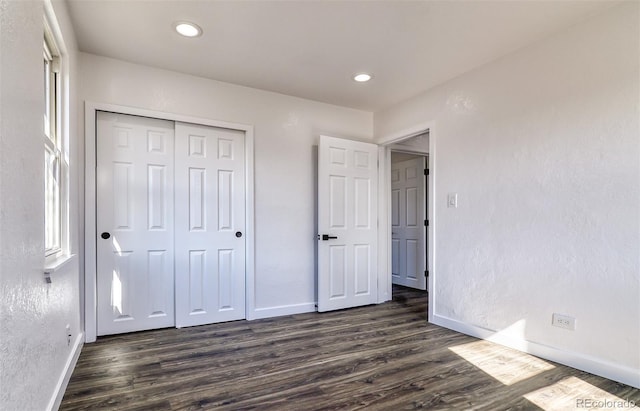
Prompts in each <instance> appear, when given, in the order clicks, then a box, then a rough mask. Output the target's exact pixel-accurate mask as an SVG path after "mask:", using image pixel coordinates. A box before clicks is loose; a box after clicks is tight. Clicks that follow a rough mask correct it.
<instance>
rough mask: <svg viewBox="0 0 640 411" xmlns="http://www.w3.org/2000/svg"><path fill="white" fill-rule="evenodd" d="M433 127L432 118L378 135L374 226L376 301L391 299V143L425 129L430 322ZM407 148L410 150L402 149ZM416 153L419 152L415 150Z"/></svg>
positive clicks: (433, 280)
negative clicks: (377, 224) (376, 225)
mask: <svg viewBox="0 0 640 411" xmlns="http://www.w3.org/2000/svg"><path fill="white" fill-rule="evenodd" d="M435 130H436V128H435V123H434V122H427V123H422V124H418V125H416V126H414V127H411V128H409V129H406V130H403V131H401V132H398V133H394V134H391V135H387V136H383V137H381V138H379V139H378V144H379V145H380V152H379V154H380V155H379V164H380V167H379V172H380V175H379V181H380V183H379V184H380V191H379V194H378V197H379V198H380V207H379V210H380V214H379V216H378V217H379V221H380V227H379V230H378V235H379V239H378V241H379V242H378V244H379V248H378V249H379V259H378V264H379V265H378V267H379V270H380V271H379V272H380V273H382V274H381V275H380V276H379V283H378V301H379V302H383V301H388V300H390V299H391V297H392V296H391V287H392V285H391V147H390V146H391V145H392V144H394V143H399V142H401V141H403V140H407V139H409V138H412V137H415V136H418V135H420V134H423V133H425V132H426V131H428V132H429V175H428V176H427V191H428V195H427V210H428V213H427V219H428V220H429V228H428V230H427V271H429V277H428V278H427V288H428V290H429V294H428V295H429V297H428V298H429V302H428V320H429V322H433V319H434V307H435V295H436V284H437V282H436V278H437V277H436V275H437V273H436V270H435V267H436V264H435V262H436V247H435V245H436V224H435V221H436V218H435V216H436V207H435V198H436V184H435V182H436V131H435ZM406 151H407V152H410V151H411V150H410V149H408V150H406ZM416 153H417V154H422V155H424V153H419V152H416Z"/></svg>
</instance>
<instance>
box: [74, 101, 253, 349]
mask: <svg viewBox="0 0 640 411" xmlns="http://www.w3.org/2000/svg"><path fill="white" fill-rule="evenodd" d="M98 111H109V112H113V113H120V114H128V115H133V116H143V117H151V118H158V119H161V120H170V121H181V122H185V123H193V124H200V125H204V126H211V127H221V128H228V129H233V130H239V131H243V132H244V133H245V190H246V200H245V206H246V217H245V218H246V221H245V223H246V254H245V255H246V257H245V258H246V268H245V270H246V271H245V273H246V291H245V293H246V294H245V298H246V307H245V308H246V316H247V319H248V320H252V319H253V317H255V315H254V311H255V288H254V284H255V229H254V215H255V214H254V179H253V152H254V146H253V126H251V125H245V124H237V123H229V122H225V121H219V120H213V119H207V118H201V117H193V116H186V115H182V114H174V113H165V112H162V111H155V110H147V109H142V108H136V107H127V106H120V105H114V104H105V103H95V102H89V101H87V102H85V107H84V127H85V176H84V177H85V181H84V186H85V203H84V206H85V209H84V211H85V215H84V223H85V229H84V314H85V315H84V317H85V318H84V323H85V324H84V326H85V330H84V331H85V342H94V341H95V340H96V338H97V319H96V316H97V311H96V309H97V306H96V262H97V259H96V238H97V237H96V235H97V232H96V155H97V151H96V113H97V112H98ZM81 292H82V291H81Z"/></svg>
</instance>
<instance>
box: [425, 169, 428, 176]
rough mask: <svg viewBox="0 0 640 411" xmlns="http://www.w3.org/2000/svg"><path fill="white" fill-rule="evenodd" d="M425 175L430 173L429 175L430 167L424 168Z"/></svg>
mask: <svg viewBox="0 0 640 411" xmlns="http://www.w3.org/2000/svg"><path fill="white" fill-rule="evenodd" d="M424 175H425V176H428V175H429V169H428V168H425V169H424Z"/></svg>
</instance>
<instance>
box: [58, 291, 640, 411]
mask: <svg viewBox="0 0 640 411" xmlns="http://www.w3.org/2000/svg"><path fill="white" fill-rule="evenodd" d="M426 305H427V297H426V294H425V293H424V292H420V291H415V290H411V289H407V288H403V287H394V299H393V301H391V302H388V303H385V304H381V305H376V306H368V307H360V308H354V309H350V310H343V311H336V312H330V313H323V314H318V313H308V314H299V315H293V316H287V317H278V318H272V319H266V320H257V321H235V322H229V323H223V324H215V325H208V326H200V327H192V328H183V329H164V330H155V331H145V332H139V333H132V334H123V335H118V336H111V337H101V338H99V339H98V341H97V342H96V343H93V344H86V345H85V346H84V349H83V351H82V354H81V355H80V359H79V360H78V364H77V367H76V369H75V371H74V373H73V376H72V378H71V381H70V382H69V386H68V388H67V391H66V394H65V396H64V399H63V401H62V406H61V408H60V409H61V410H95V409H109V410H114V409H118V410H198V409H220V410H248V409H255V410H365V409H366V410H411V409H433V410H435V409H463V410H471V409H473V410H539V409H544V410H568V409H585V408H588V407H587V405H589V404H591V405H593V404H595V405H598V404H599V405H607V404H608V405H611V404H612V401H616V404H623V403H622V402H624V401H627V403H626V404H627V405H631V403H630V402H635V404H638V406H639V407H640V390H637V389H633V388H631V387H629V386H626V385H624V384H619V383H615V382H613V381H609V380H606V379H604V378H601V377H596V376H594V375H591V374H588V373H585V372H582V371H578V370H575V369H572V368H569V367H565V366H562V365H559V364H555V363H552V362H549V361H543V360H541V359H538V358H536V357H533V356H531V355H527V354H523V353H520V352H518V351H514V350H511V349H508V348H505V347H502V346H499V345H496V344H493V343H489V342H486V341H482V340H477V339H475V338H471V337H468V336H465V335H463V334H459V333H456V332H453V331H450V330H447V329H444V328H441V327H438V326H435V325H431V324H428V323H427V321H426ZM580 401H582V402H580ZM587 401H604V402H603V403H588V402H587ZM607 401H608V402H607ZM618 402H619V403H618ZM607 408H608V409H613V408H611V407H604V406H603V407H599V408H598V407H596V408H592V409H607ZM620 409H632V408H630V407H628V406H627V408H623V407H622V406H621V407H620Z"/></svg>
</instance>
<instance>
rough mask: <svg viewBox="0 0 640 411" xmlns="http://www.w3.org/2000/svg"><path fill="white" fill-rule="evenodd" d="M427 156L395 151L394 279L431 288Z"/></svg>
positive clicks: (392, 185)
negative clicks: (428, 273)
mask: <svg viewBox="0 0 640 411" xmlns="http://www.w3.org/2000/svg"><path fill="white" fill-rule="evenodd" d="M427 161H428V160H427V157H425V156H423V155H417V154H413V153H406V152H398V151H392V152H391V282H392V284H394V285H401V286H405V287H409V288H415V289H418V290H426V289H427V228H428V227H427V224H428V220H427V201H426V193H427Z"/></svg>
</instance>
